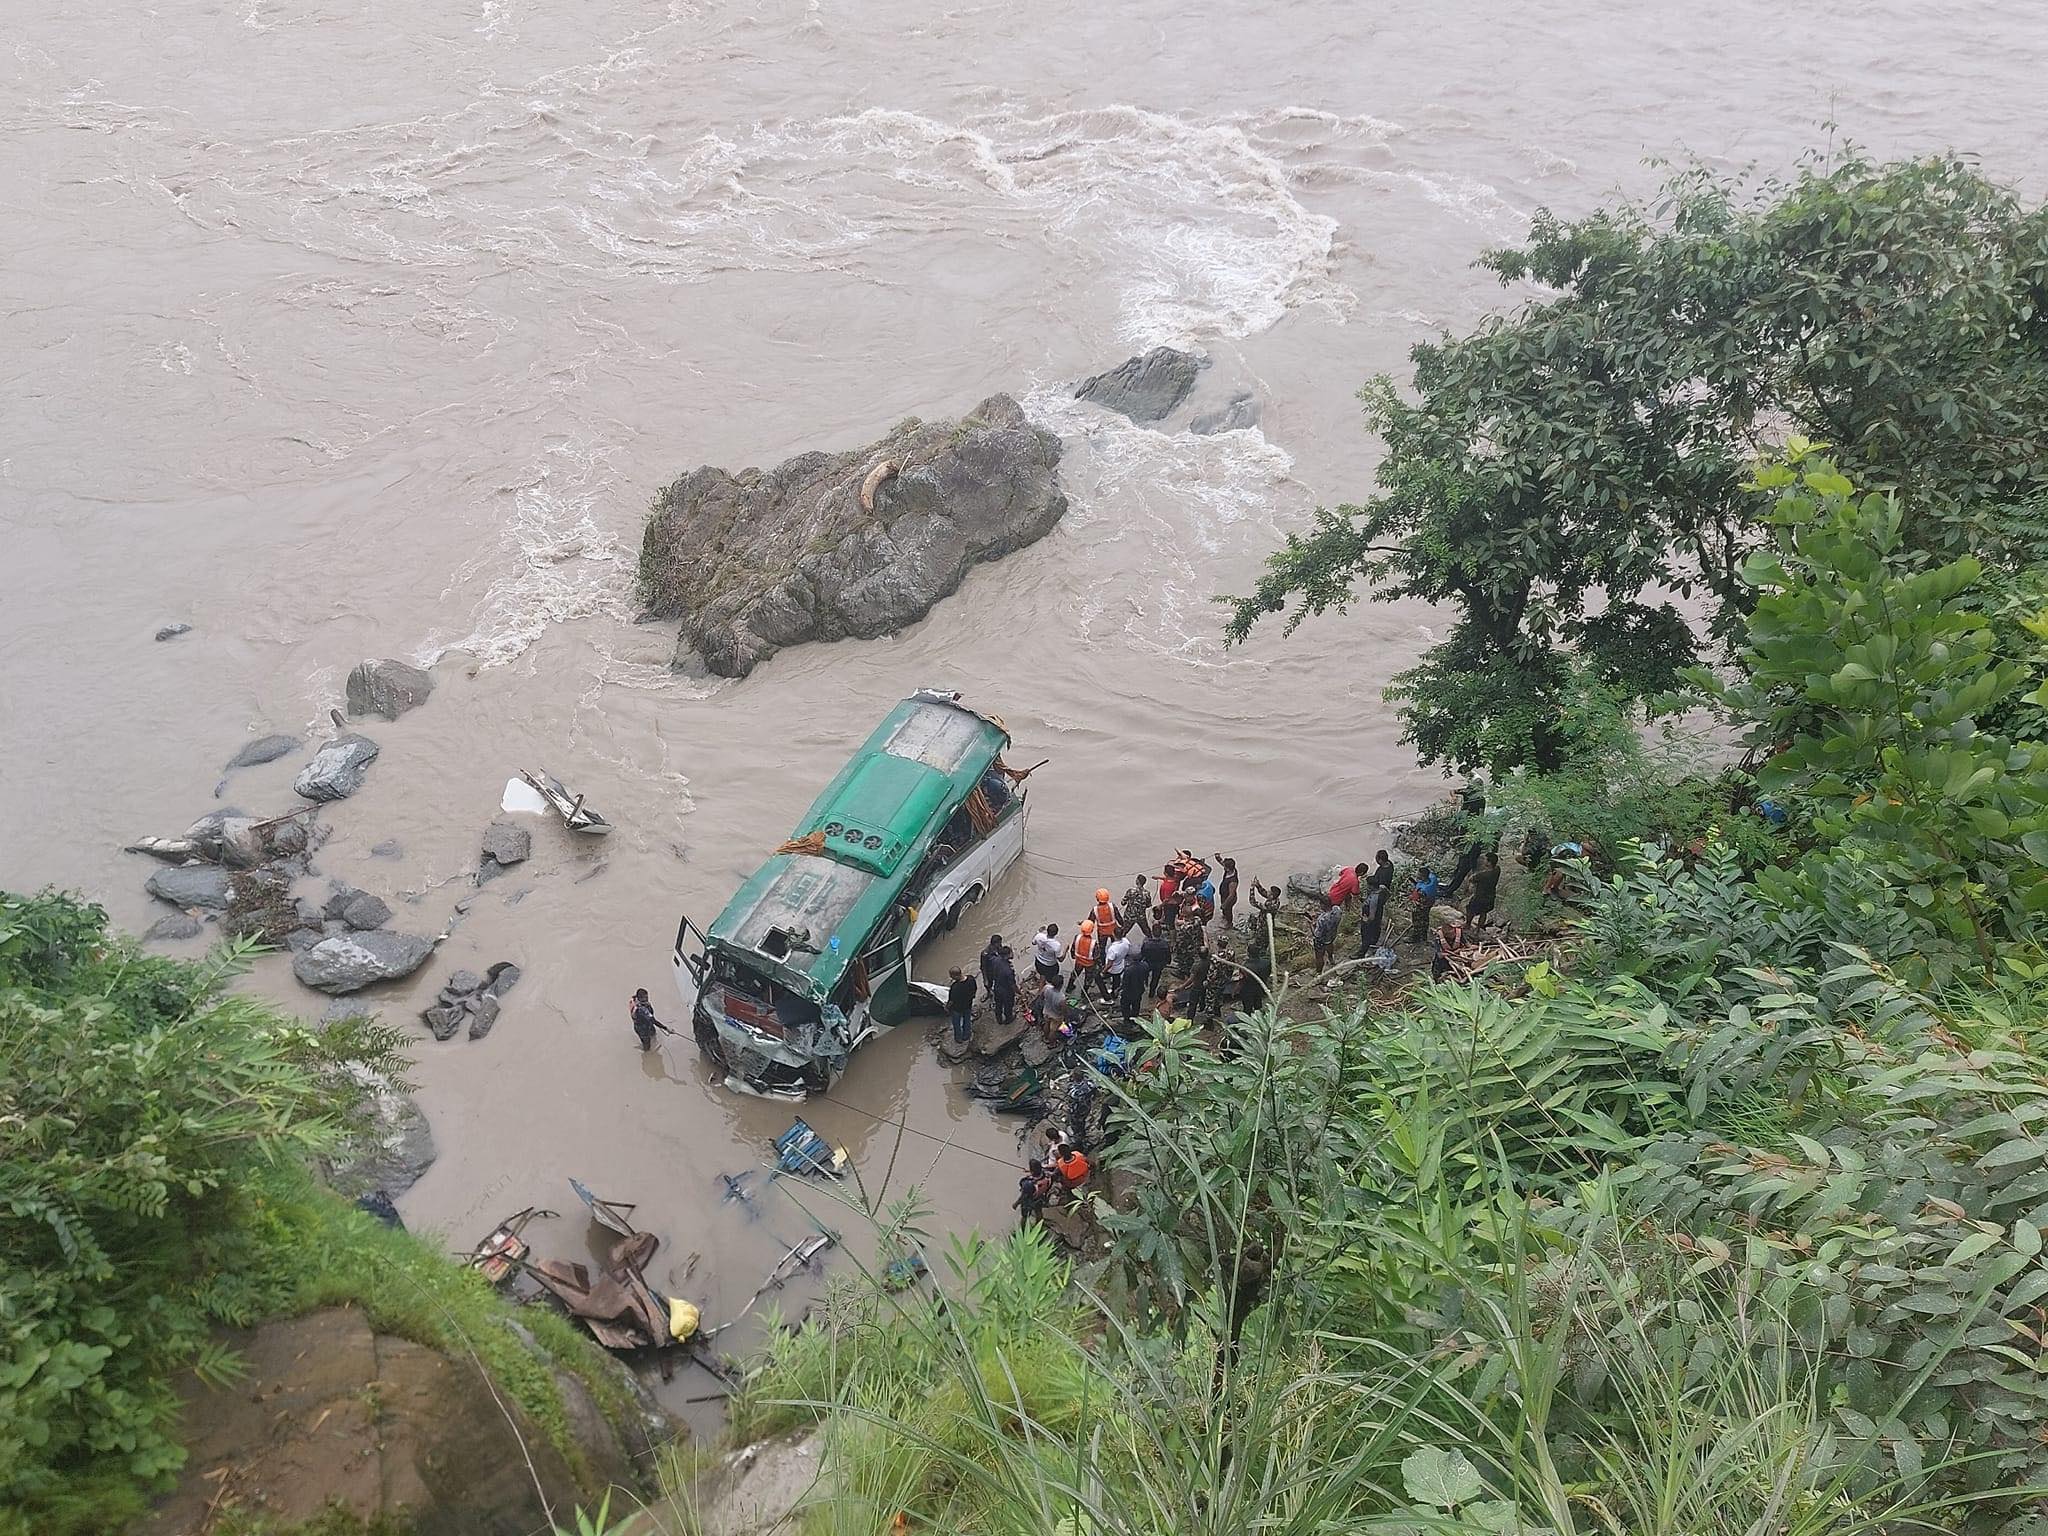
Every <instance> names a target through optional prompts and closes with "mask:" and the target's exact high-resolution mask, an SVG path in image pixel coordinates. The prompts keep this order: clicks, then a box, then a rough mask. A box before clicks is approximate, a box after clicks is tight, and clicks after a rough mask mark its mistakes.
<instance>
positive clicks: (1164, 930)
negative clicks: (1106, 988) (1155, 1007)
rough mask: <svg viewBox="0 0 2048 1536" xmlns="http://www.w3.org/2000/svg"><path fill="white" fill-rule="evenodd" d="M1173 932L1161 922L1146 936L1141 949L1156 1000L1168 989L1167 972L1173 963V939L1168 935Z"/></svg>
mask: <svg viewBox="0 0 2048 1536" xmlns="http://www.w3.org/2000/svg"><path fill="white" fill-rule="evenodd" d="M1171 932H1172V930H1171V929H1169V928H1168V927H1167V926H1166V924H1165V923H1164V921H1162V922H1160V923H1159V924H1158V925H1157V926H1156V927H1154V928H1153V930H1152V931H1151V932H1150V933H1149V934H1147V935H1146V936H1145V944H1144V947H1143V948H1142V949H1141V950H1140V951H1139V956H1140V958H1142V959H1143V960H1144V962H1145V981H1146V985H1147V986H1148V988H1149V989H1150V991H1151V994H1152V999H1153V1001H1154V1002H1157V1001H1158V1000H1159V994H1160V993H1162V992H1164V991H1165V990H1166V972H1167V969H1168V968H1169V967H1170V966H1171V965H1172V964H1173V940H1172V939H1171V938H1170V937H1169V936H1168V935H1169V934H1170V933H1171Z"/></svg>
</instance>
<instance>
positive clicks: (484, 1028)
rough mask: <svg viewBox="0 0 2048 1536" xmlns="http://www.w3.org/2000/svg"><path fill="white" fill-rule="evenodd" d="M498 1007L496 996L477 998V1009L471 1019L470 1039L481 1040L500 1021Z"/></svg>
mask: <svg viewBox="0 0 2048 1536" xmlns="http://www.w3.org/2000/svg"><path fill="white" fill-rule="evenodd" d="M498 1007H499V1003H498V1000H497V999H496V998H495V997H491V996H488V995H486V996H484V997H480V998H478V999H477V1003H476V1011H475V1012H474V1013H473V1014H471V1015H470V1020H469V1038H470V1039H472V1040H481V1039H483V1037H484V1036H485V1035H488V1034H489V1033H490V1032H491V1026H492V1025H493V1024H495V1023H497V1022H498Z"/></svg>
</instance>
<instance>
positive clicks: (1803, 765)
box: [1689, 438, 2048, 972]
mask: <svg viewBox="0 0 2048 1536" xmlns="http://www.w3.org/2000/svg"><path fill="white" fill-rule="evenodd" d="M1755 484H1756V485H1757V487H1758V488H1759V489H1761V490H1766V491H1771V492H1774V493H1775V495H1776V505H1775V512H1774V515H1773V518H1772V526H1773V529H1774V539H1773V543H1772V546H1771V547H1770V548H1768V549H1765V550H1759V551H1758V552H1757V553H1755V554H1754V555H1752V556H1751V557H1750V559H1749V560H1748V562H1747V563H1746V564H1745V565H1744V568H1743V579H1744V581H1745V582H1746V583H1747V584H1748V585H1749V586H1750V587H1751V588H1752V589H1753V590H1754V591H1755V592H1756V594H1757V598H1756V605H1755V609H1754V611H1753V612H1752V613H1751V614H1750V615H1749V617H1748V620H1747V621H1746V626H1745V634H1744V638H1743V640H1742V642H1741V645H1740V649H1739V651H1738V653H1737V661H1738V664H1739V667H1740V673H1741V675H1740V676H1739V677H1738V678H1737V679H1736V680H1734V681H1725V680H1722V679H1718V678H1716V677H1715V676H1714V675H1713V674H1712V673H1710V672H1708V671H1706V670H1704V669H1696V670H1694V671H1693V672H1691V673H1690V674H1689V678H1690V680H1691V681H1692V682H1693V684H1694V685H1695V686H1696V687H1698V688H1699V689H1700V691H1701V692H1702V694H1703V695H1704V696H1705V697H1707V698H1709V699H1711V700H1712V701H1714V702H1715V703H1717V704H1718V705H1719V706H1721V708H1723V709H1724V710H1725V711H1726V712H1727V713H1728V714H1729V715H1730V716H1731V717H1732V718H1733V719H1734V720H1736V721H1737V722H1738V723H1740V724H1741V725H1742V726H1743V728H1744V730H1745V733H1746V736H1747V739H1748V740H1749V742H1750V744H1751V745H1752V746H1753V747H1756V748H1758V749H1761V750H1765V751H1768V752H1769V753H1770V754H1771V755H1770V757H1769V759H1768V761H1767V762H1766V763H1765V764H1764V766H1763V768H1762V770H1761V771H1760V772H1759V774H1758V783H1759V785H1760V786H1761V787H1762V788H1763V789H1764V790H1765V791H1766V792H1768V793H1774V794H1780V795H1785V796H1787V797H1796V799H1797V801H1798V803H1799V807H1800V808H1801V809H1805V810H1810V812H1811V814H1812V818H1813V822H1814V826H1815V828H1816V830H1817V831H1818V833H1819V835H1820V837H1821V839H1822V841H1823V846H1821V847H1819V848H1816V849H1814V850H1812V851H1811V852H1809V853H1808V854H1807V855H1806V858H1807V860H1809V861H1812V860H1821V859H1830V858H1834V857H1837V856H1838V855H1839V854H1840V852H1841V851H1842V849H1843V847H1844V846H1845V845H1846V846H1847V847H1849V848H1853V849H1855V850H1858V851H1860V852H1861V853H1863V854H1864V855H1865V856H1866V858H1867V866H1866V867H1867V869H1868V870H1869V871H1870V872H1871V873H1872V874H1874V876H1875V877H1876V878H1878V879H1881V880H1883V881H1884V882H1885V883H1886V884H1887V885H1888V886H1889V887H1890V888H1891V893H1892V897H1893V899H1894V900H1896V901H1897V902H1899V903H1900V904H1901V905H1903V906H1904V907H1905V908H1907V909H1908V910H1909V911H1911V912H1912V913H1913V914H1914V915H1915V916H1916V917H1917V918H1918V919H1920V920H1921V921H1922V922H1924V923H1926V924H1928V925H1929V926H1931V927H1932V928H1934V929H1935V930H1936V931H1937V932H1941V933H1944V934H1946V935H1947V936H1949V937H1950V938H1952V939H1956V940H1959V941H1962V942H1965V943H1967V944H1969V945H1970V946H1971V947H1973V948H1974V949H1975V951H1976V953H1977V956H1978V958H1979V960H1980V962H1981V964H1982V965H1983V967H1984V969H1985V970H1986V971H1987V972H1989V971H1990V970H1991V969H1992V967H1993V965H1994V963H1995V949H1994V946H1995V945H1996V944H1998V943H2000V942H2002V941H2005V940H2008V939H2018V938H2021V937H2023V936H2024V935H2025V934H2026V932H2027V930H2028V926H2029V925H2030V924H2031V923H2035V922H2038V920H2039V916H2040V914H2041V913H2042V912H2044V911H2048V751H2044V750H2043V749H2042V748H2039V747H2035V746H2029V745H2026V744H2023V743H2020V742H2016V741H2013V740H2011V739H2009V738H2007V737H2006V736H2003V735H2001V734H1999V733H1998V732H1997V731H1995V730H1991V729H1988V728H1986V726H1985V724H1984V722H1985V721H1987V720H1988V719H1990V718H1992V717H1993V716H1995V715H1999V714H2009V713H2010V705H2011V702H2012V701H2013V700H2015V699H2018V698H2020V697H2021V696H2022V695H2024V694H2025V693H2026V692H2027V690H2028V687H2029V684H2033V685H2035V686H2036V688H2037V689H2038V687H2040V686H2041V677H2040V675H2039V674H2038V672H2036V673H2032V674H2030V672H2029V669H2028V668H2027V667H2026V666H2025V665H2023V664H2022V663H2020V662H2019V661H2016V660H2013V659H2011V658H2009V657H2006V656H2001V655H2000V654H1998V650H1997V644H1996V635H1995V633H1994V630H1993V628H1992V625H1991V624H1990V622H1989V621H1988V620H1987V619H1986V618H1985V617H1984V616H1983V614H1981V613H1979V612H1977V611H1975V610H1973V609H1972V608H1971V607H1969V606H1968V599H1969V597H1970V594H1971V591H1972V588H1974V587H1975V586H1976V584H1977V583H1978V581H1979V579H1980V578H1981V576H1982V575H1983V566H1982V564H1981V563H1980V562H1979V561H1978V560H1977V559H1976V557H1975V556H1972V555H1962V556H1959V557H1958V558H1956V559H1954V560H1949V561H1946V562H1942V563H1939V564H1932V563H1929V562H1927V561H1924V560H1921V559H1917V558H1915V557H1914V553H1913V551H1912V550H1911V549H1910V547H1909V546H1908V544H1907V542H1906V533H1905V525H1906V516H1905V512H1904V510H1903V508H1902V506H1901V503H1900V500H1899V498H1898V497H1897V496H1894V495H1888V494H1885V495H1881V494H1877V493H1871V494H1869V495H1864V496H1858V495H1857V494H1856V492H1855V489H1854V487H1853V486H1852V485H1851V484H1850V483H1849V481H1848V480H1847V479H1846V478H1845V477H1844V476H1843V475H1842V474H1841V473H1840V472H1839V471H1838V470H1837V469H1836V468H1835V466H1834V465H1833V463H1831V462H1830V461H1829V460H1827V459H1826V458H1824V457H1821V456H1819V455H1818V453H1817V452H1816V451H1815V450H1814V449H1813V448H1812V446H1811V445H1809V444H1807V443H1805V442H1804V441H1803V440H1801V439H1797V438H1795V439H1794V440H1793V441H1792V443H1791V444H1790V447H1789V451H1788V458H1787V461H1786V462H1784V463H1782V464H1772V465H1766V466H1764V467H1763V468H1762V469H1761V470H1760V471H1759V472H1758V474H1757V478H1756V481H1755ZM2033 622H2036V623H2038V622H2039V621H2038V620H2036V621H2033Z"/></svg>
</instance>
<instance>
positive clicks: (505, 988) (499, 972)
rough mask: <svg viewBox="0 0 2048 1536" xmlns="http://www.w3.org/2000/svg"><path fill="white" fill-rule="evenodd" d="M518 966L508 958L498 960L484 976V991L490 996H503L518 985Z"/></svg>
mask: <svg viewBox="0 0 2048 1536" xmlns="http://www.w3.org/2000/svg"><path fill="white" fill-rule="evenodd" d="M519 976H520V971H519V967H518V966H516V965H514V964H513V963H512V962H511V961H510V960H500V961H499V962H498V963H497V964H496V965H494V966H492V967H491V969H490V972H489V974H487V975H486V976H485V977H484V987H483V989H484V991H485V992H487V993H489V994H490V995H491V996H492V997H503V996H504V995H505V994H506V993H507V992H510V991H511V990H512V989H513V988H514V987H516V986H518V985H519Z"/></svg>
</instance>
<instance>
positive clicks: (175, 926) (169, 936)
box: [142, 912, 200, 944]
mask: <svg viewBox="0 0 2048 1536" xmlns="http://www.w3.org/2000/svg"><path fill="white" fill-rule="evenodd" d="M199 928H200V923H199V919H198V918H196V917H194V916H193V915H192V914H191V913H189V912H173V913H170V914H169V915H168V916H165V917H160V918H158V919H157V920H156V921H155V922H153V923H151V924H150V925H149V926H148V927H147V928H145V929H143V930H142V941H143V942H144V943H145V944H147V943H150V942H152V941H154V942H156V943H175V942H176V941H178V940H180V939H196V938H198V937H199Z"/></svg>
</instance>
